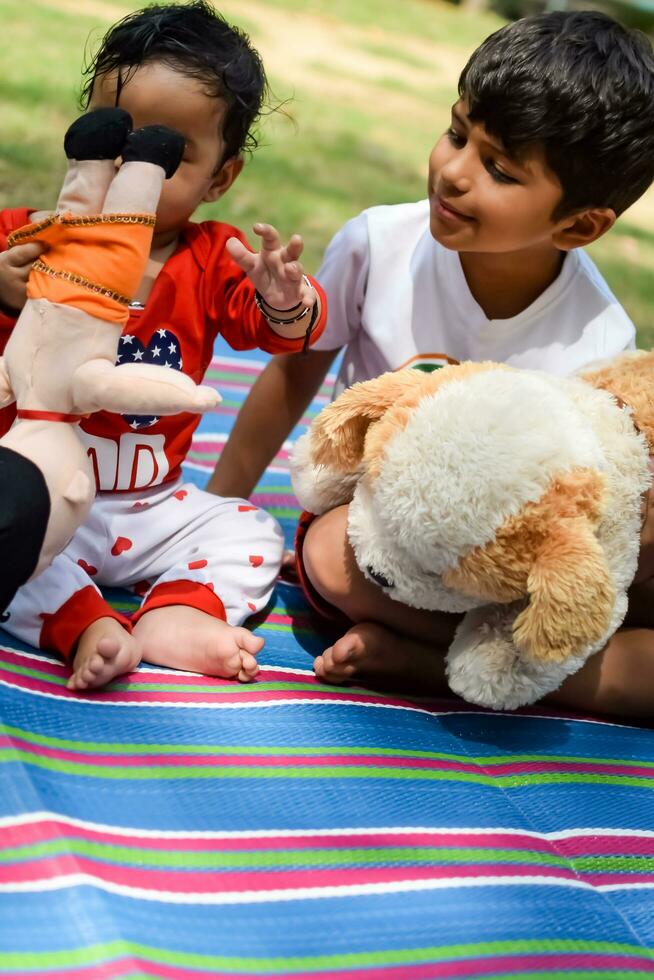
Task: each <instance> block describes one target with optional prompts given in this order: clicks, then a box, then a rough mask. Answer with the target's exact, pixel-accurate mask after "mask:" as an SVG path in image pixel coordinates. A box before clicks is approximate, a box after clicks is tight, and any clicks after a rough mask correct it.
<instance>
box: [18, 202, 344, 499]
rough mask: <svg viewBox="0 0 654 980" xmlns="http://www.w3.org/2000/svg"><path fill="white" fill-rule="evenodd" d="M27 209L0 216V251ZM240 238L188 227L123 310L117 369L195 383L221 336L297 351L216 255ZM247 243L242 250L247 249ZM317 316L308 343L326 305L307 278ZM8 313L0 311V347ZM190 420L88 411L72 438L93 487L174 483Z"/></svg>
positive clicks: (228, 262) (223, 230) (225, 257)
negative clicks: (135, 367)
mask: <svg viewBox="0 0 654 980" xmlns="http://www.w3.org/2000/svg"><path fill="white" fill-rule="evenodd" d="M29 215H30V210H29V209H27V208H14V209H10V210H4V211H0V250H2V251H3V250H5V249H6V247H7V236H8V235H9V234H10V232H12V231H14V230H15V229H16V228H20V227H21V225H24V224H26V223H27V222H28V221H29ZM231 237H235V238H239V239H240V240H241V241H243V242H245V244H246V245H247V242H246V240H245V238H244V236H243V234H242V233H241V232H240V231H239V230H238V229H237V228H233V227H232V226H231V225H226V224H222V223H221V222H218V221H203V222H201V223H194V222H189V223H188V224H187V225H186V226H185V227H184V229H183V230H182V232H181V234H180V240H179V245H178V247H177V249H176V250H175V252H174V253H173V254H172V255H171V256H170V258H169V259H168V260H167V261H166V262H165V264H164V266H163V268H162V269H161V272H160V273H159V275H158V276H157V278H156V279H155V281H154V284H153V286H152V290H151V292H150V295H149V297H148V300H147V303H146V304H145V307H144V308H142V309H130V317H129V321H128V323H127V326H126V327H125V330H124V331H123V335H122V337H121V340H120V344H119V349H118V363H127V362H129V363H133V362H138V361H141V362H142V363H144V364H145V363H150V364H159V365H161V366H166V365H167V366H168V367H171V368H173V369H175V370H181V371H183V372H184V373H185V374H187V375H189V377H191V378H192V379H193V381H195V382H196V383H197V384H200V383H201V381H202V378H203V377H204V374H205V371H206V370H207V368H208V366H209V364H210V362H211V357H212V354H213V347H214V341H215V339H216V336H217V335H218V334H222V336H223V337H224V338H225V340H226V341H227V343H228V344H229V345H230V346H231V347H232V348H233V349H234V350H252V349H253V348H256V347H259V348H261V349H262V350H265V351H268V352H269V353H271V354H284V353H292V352H294V351H299V350H301V348H302V344H303V342H304V338H303V337H300V338H297V339H293V340H288V339H287V338H285V337H280V336H279V334H277V333H275V332H274V330H272V328H271V327H270V326H269V324H268V323H267V321H266V320H265V319H264V317H263V316H262V315H261V314H260V313H259V310H258V309H257V307H256V304H255V301H254V286H253V285H252V283H251V282H250V280H249V279H248V277H247V276H246V275H245V273H244V272H243V271H242V270H241V269H240V268H239V266H238V265H237V264H236V262H234V260H233V259H232V258H231V256H230V255H229V254H228V253H227V251H226V250H225V243H226V241H227V239H228V238H231ZM248 247H249V246H248ZM312 284H313V286H314V287H315V289H316V290H317V291H318V293H319V295H320V299H321V306H322V311H321V315H320V318H319V320H318V322H317V323H316V325H315V327H314V330H313V334H312V340H316V339H317V338H318V337H319V336H320V334H321V333H322V331H323V328H324V325H325V321H326V311H327V304H326V299H325V295H324V293H323V291H322V289H321V288H320V286H319V285H318V283H316V282H315V280H312ZM15 322H16V320H15V317H13V316H11V315H10V311H3V310H2V309H0V351H2V350H4V347H5V345H6V343H7V340H8V338H9V334H10V333H11V330H12V329H13V327H14V324H15ZM14 416H15V410H14V407H13V406H9V407H8V408H6V409H3V410H2V411H0V434H1V433H4V432H6V431H7V429H8V428H9V426H10V424H11V422H12V421H13V418H14ZM199 421H200V416H199V415H192V414H190V413H181V414H178V415H173V416H167V417H163V418H160V419H158V418H156V417H154V416H130V415H127V416H123V415H117V414H114V413H111V412H97V413H96V414H94V415H92V416H91V417H90V418H88V419H85V420H84V421H83V422H82V423H81V435H82V438H83V440H84V442H85V443H86V445H87V447H88V452H89V456H90V457H91V461H92V463H93V467H94V470H95V475H96V483H97V486H98V490H101V491H105V492H121V491H131V490H142V489H145V488H146V487H150V486H156V485H157V484H160V483H167V482H169V481H171V480H175V479H177V478H178V477H179V475H180V469H181V465H182V463H183V461H184V459H185V457H186V455H187V453H188V451H189V448H190V446H191V439H192V437H193V432H194V431H195V429H196V428H197V426H198V424H199Z"/></svg>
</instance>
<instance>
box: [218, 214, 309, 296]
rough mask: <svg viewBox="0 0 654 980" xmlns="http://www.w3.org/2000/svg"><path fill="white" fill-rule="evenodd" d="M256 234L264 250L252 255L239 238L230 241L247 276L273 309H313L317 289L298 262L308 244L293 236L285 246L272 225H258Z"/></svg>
mask: <svg viewBox="0 0 654 980" xmlns="http://www.w3.org/2000/svg"><path fill="white" fill-rule="evenodd" d="M254 232H255V234H257V235H259V236H260V237H261V251H260V252H250V251H249V249H247V248H246V247H245V245H244V244H243V243H242V242H240V241H239V240H238V238H230V239H229V240H228V242H227V251H228V252H229V254H230V255H231V257H232V258H233V259H234V261H235V262H237V263H238V264H239V265H240V267H241V269H243V271H244V272H246V273H247V275H248V277H249V278H250V280H251V281H252V283H253V284H254V287H255V289H257V290H258V291H259V293H260V294H261V296H262V298H263V299H264V301H265V302H266V304H267V305H268V306H269V307H270V308H271V310H280V311H281V310H291V309H293V308H295V307H297V306H300V305H302V306H305V307H306V306H313V304H314V303H315V301H316V294H315V291H314V289H313V288H312V287H311V286H310V285H308V284H307V283H306V281H305V280H304V278H303V276H304V270H303V268H302V266H301V265H300V263H299V261H298V259H299V258H300V255H301V254H302V249H303V248H304V243H303V241H302V239H301V238H300V236H299V235H291V237H290V239H289V242H288V245H282V242H281V239H280V237H279V232H278V231H277V229H276V228H273V226H272V225H264V224H260V223H258V224H256V225H255V226H254Z"/></svg>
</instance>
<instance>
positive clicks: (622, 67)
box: [459, 11, 654, 220]
mask: <svg viewBox="0 0 654 980" xmlns="http://www.w3.org/2000/svg"><path fill="white" fill-rule="evenodd" d="M459 94H460V96H461V97H462V98H465V99H466V101H467V103H468V110H469V118H470V119H471V120H472V121H473V122H478V123H482V124H483V126H484V127H485V128H486V129H487V130H488V132H489V133H491V134H492V135H494V136H496V137H498V138H499V139H500V140H501V141H502V144H503V145H504V146H505V148H506V149H507V151H508V152H509V153H510V154H512V155H515V156H516V157H517V158H518V159H519V157H520V155H521V153H523V152H524V151H525V150H526V149H528V148H530V147H534V146H542V148H543V150H544V154H545V160H546V162H547V164H548V166H549V167H550V169H551V170H553V171H554V173H555V174H556V175H557V177H558V178H559V180H560V181H561V185H562V187H563V197H562V200H561V202H560V203H559V205H558V206H557V208H556V211H555V213H554V215H553V217H554V219H555V220H556V219H558V218H561V217H564V216H565V215H568V214H573V213H574V212H576V211H581V210H583V209H584V208H591V207H607V208H612V209H613V210H614V211H615V213H616V214H620V213H621V212H622V211H624V210H625V208H627V207H629V205H630V204H633V202H634V201H635V200H637V198H639V197H640V195H641V194H643V193H644V192H645V191H646V190H647V188H648V187H649V185H650V184H651V183H652V180H654V54H653V52H652V46H651V44H650V42H649V41H648V39H647V38H646V37H645V35H644V34H641V33H640V32H639V31H633V30H628V29H626V28H625V27H622V26H621V25H620V24H618V23H616V21H614V20H613V19H612V18H611V17H607V16H606V15H605V14H601V13H597V12H593V11H579V12H572V13H563V12H553V13H548V14H539V15H537V16H535V17H526V18H524V19H523V20H519V21H516V22H515V23H513V24H509V25H507V26H506V27H503V28H501V30H499V31H496V32H495V34H491V36H490V37H488V38H487V39H486V40H485V41H484V42H483V44H481V46H480V47H479V48H477V50H476V51H475V52H474V53H473V55H472V57H471V58H470V60H469V61H468V64H467V65H466V66H465V68H464V69H463V71H462V73H461V77H460V79H459Z"/></svg>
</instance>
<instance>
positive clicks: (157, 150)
mask: <svg viewBox="0 0 654 980" xmlns="http://www.w3.org/2000/svg"><path fill="white" fill-rule="evenodd" d="M183 156H184V137H183V136H182V134H181V133H178V132H177V130H175V129H169V127H168V126H144V127H143V128H142V129H133V130H132V132H131V133H130V134H129V135H128V137H127V140H126V142H125V146H124V147H123V151H122V157H123V163H128V162H129V161H132V160H140V161H142V162H143V163H156V164H157V165H158V166H159V167H161V168H162V169H163V170H164V172H165V174H166V179H168V178H170V177H172V176H173V174H174V173H175V171H176V170H177V168H178V167H179V165H180V163H181V162H182V157H183Z"/></svg>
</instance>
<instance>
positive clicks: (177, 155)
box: [102, 126, 184, 214]
mask: <svg viewBox="0 0 654 980" xmlns="http://www.w3.org/2000/svg"><path fill="white" fill-rule="evenodd" d="M183 153H184V137H183V136H182V134H181V133H178V132H176V131H175V130H174V129H169V128H168V127H167V126H145V127H143V129H134V130H132V132H131V133H130V134H129V135H128V136H127V139H126V141H125V145H124V147H123V148H122V151H121V154H122V160H123V162H122V165H121V167H120V170H119V171H118V172H117V173H116V174H115V176H114V178H113V180H112V182H111V185H110V187H109V188H108V190H107V193H106V197H105V199H104V203H103V206H102V211H104V213H105V214H124V213H128V214H138V213H143V212H145V213H147V214H153V213H154V212H155V211H156V210H157V204H158V203H159V197H160V196H161V188H162V187H163V183H164V180H168V178H170V177H172V176H173V174H174V173H175V171H176V170H177V168H178V166H179V164H180V162H181V159H182V156H183Z"/></svg>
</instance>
